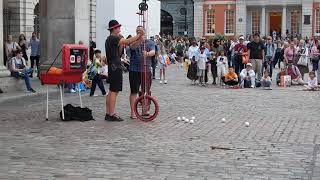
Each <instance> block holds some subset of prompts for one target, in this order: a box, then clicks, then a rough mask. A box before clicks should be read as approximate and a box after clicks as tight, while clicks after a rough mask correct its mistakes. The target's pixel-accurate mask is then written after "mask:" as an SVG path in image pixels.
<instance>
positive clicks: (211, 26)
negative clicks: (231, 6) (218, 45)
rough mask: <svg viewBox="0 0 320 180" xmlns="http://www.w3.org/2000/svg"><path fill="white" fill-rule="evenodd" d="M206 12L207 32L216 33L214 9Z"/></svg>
mask: <svg viewBox="0 0 320 180" xmlns="http://www.w3.org/2000/svg"><path fill="white" fill-rule="evenodd" d="M206 14H207V18H206V20H207V24H206V25H207V26H206V32H207V34H214V33H215V29H216V24H215V17H214V10H213V9H209V10H208V11H207V13H206Z"/></svg>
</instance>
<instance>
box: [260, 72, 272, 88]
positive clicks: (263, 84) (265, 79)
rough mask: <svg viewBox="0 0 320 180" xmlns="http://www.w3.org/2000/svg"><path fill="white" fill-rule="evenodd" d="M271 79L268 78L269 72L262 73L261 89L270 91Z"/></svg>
mask: <svg viewBox="0 0 320 180" xmlns="http://www.w3.org/2000/svg"><path fill="white" fill-rule="evenodd" d="M271 83H272V82H271V78H270V76H269V71H268V70H266V71H264V74H263V77H262V79H261V87H262V88H263V89H271Z"/></svg>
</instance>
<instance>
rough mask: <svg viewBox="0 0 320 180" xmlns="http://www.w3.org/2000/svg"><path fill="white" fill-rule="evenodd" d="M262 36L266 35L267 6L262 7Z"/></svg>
mask: <svg viewBox="0 0 320 180" xmlns="http://www.w3.org/2000/svg"><path fill="white" fill-rule="evenodd" d="M260 32H261V33H260V35H261V37H263V36H265V35H266V7H262V9H261V26H260Z"/></svg>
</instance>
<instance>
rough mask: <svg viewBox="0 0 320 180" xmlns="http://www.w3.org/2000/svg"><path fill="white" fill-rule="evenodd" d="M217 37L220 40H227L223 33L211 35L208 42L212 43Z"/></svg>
mask: <svg viewBox="0 0 320 180" xmlns="http://www.w3.org/2000/svg"><path fill="white" fill-rule="evenodd" d="M217 39H218V40H226V37H225V36H224V35H222V34H215V35H214V36H209V37H208V42H209V44H212V43H213V41H215V40H217Z"/></svg>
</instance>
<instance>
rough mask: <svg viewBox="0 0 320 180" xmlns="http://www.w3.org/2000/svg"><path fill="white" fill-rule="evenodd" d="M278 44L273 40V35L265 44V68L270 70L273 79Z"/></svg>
mask: <svg viewBox="0 0 320 180" xmlns="http://www.w3.org/2000/svg"><path fill="white" fill-rule="evenodd" d="M276 49H277V47H276V45H275V43H273V41H272V37H271V36H268V38H267V43H266V45H265V50H266V52H265V59H264V69H265V70H268V71H269V73H268V75H270V78H271V79H272V69H273V60H274V57H275V54H276Z"/></svg>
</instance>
